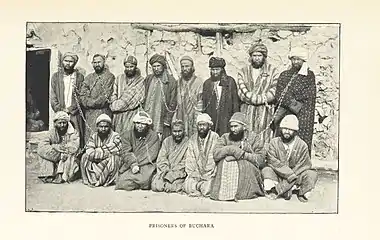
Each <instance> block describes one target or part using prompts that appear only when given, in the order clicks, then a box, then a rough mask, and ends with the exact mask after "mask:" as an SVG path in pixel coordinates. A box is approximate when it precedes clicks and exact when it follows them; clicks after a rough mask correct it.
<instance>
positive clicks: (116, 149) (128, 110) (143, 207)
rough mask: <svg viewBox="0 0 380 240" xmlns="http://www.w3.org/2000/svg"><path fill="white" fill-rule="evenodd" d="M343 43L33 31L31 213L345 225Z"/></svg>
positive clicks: (320, 32) (135, 31)
mask: <svg viewBox="0 0 380 240" xmlns="http://www.w3.org/2000/svg"><path fill="white" fill-rule="evenodd" d="M340 35H341V25H340V24H339V23H227V22H226V23H220V22H218V23H216V22H214V23H180V22H178V23H166V22H144V23H140V22H27V23H26V32H25V44H26V46H25V120H26V123H25V129H26V131H25V211H26V212H83V213H86V212H91V213H94V212H95V213H210V214H217V213H234V214H259V213H270V214H272V213H273V214H275V213H281V214H294V213H298V214H301V213H302V214H303V213H305V214H313V213H315V214H317V213H318V214H320V213H327V214H337V213H338V212H339V211H338V209H339V207H338V206H339V194H338V190H339V127H340V122H339V121H340V118H339V116H340V75H341V73H340V68H341V65H340V64H341V36H340Z"/></svg>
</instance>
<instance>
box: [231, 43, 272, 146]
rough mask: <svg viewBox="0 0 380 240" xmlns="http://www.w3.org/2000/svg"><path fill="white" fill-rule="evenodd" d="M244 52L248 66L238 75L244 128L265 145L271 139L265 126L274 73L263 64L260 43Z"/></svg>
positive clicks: (263, 51)
mask: <svg viewBox="0 0 380 240" xmlns="http://www.w3.org/2000/svg"><path fill="white" fill-rule="evenodd" d="M248 53H249V62H250V64H249V65H247V66H245V67H244V68H243V69H241V71H240V72H239V73H238V94H239V97H240V100H241V101H242V102H243V103H242V106H241V111H242V112H244V113H246V114H247V121H248V122H247V123H248V125H247V129H248V130H249V131H253V132H255V133H256V134H260V137H261V141H263V143H264V144H268V143H269V141H270V140H271V139H272V137H273V132H272V130H271V129H270V128H268V125H269V124H270V122H271V120H272V118H273V107H274V103H275V101H274V100H275V93H276V85H277V78H278V71H277V69H276V68H275V67H273V66H272V65H271V64H269V63H268V62H267V56H268V49H267V47H266V46H265V45H264V44H262V43H257V44H254V45H252V46H251V48H250V49H249V51H248ZM264 130H265V131H264Z"/></svg>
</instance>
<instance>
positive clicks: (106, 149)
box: [81, 130, 121, 187]
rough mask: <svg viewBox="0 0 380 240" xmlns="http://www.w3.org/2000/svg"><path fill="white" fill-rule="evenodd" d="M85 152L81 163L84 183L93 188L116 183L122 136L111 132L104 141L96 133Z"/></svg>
mask: <svg viewBox="0 0 380 240" xmlns="http://www.w3.org/2000/svg"><path fill="white" fill-rule="evenodd" d="M85 150H86V151H85V153H84V154H83V156H82V161H81V171H82V179H83V183H84V184H85V185H89V186H93V187H99V186H108V185H111V184H112V183H114V181H115V179H116V177H117V173H118V171H119V161H120V159H119V158H120V151H121V138H120V135H119V134H118V133H117V132H114V131H112V130H111V132H110V134H109V135H108V137H107V138H106V139H104V140H102V139H101V138H100V137H99V136H98V133H94V134H93V135H92V136H91V137H90V139H89V141H88V142H87V144H86V147H85Z"/></svg>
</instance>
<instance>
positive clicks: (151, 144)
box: [138, 132, 160, 166]
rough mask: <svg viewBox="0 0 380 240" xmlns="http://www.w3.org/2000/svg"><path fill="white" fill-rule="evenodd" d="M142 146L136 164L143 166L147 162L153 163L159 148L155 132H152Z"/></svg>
mask: <svg viewBox="0 0 380 240" xmlns="http://www.w3.org/2000/svg"><path fill="white" fill-rule="evenodd" d="M151 138H152V139H150V140H149V141H148V142H147V143H146V144H145V146H144V148H145V149H141V151H142V152H143V154H141V155H143V156H141V155H140V156H139V157H141V158H140V159H138V165H139V166H144V165H146V164H148V163H154V162H155V161H156V159H157V155H158V151H159V150H160V140H159V138H158V135H157V133H155V132H153V136H152V137H151Z"/></svg>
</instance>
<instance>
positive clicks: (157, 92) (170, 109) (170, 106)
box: [144, 54, 178, 141]
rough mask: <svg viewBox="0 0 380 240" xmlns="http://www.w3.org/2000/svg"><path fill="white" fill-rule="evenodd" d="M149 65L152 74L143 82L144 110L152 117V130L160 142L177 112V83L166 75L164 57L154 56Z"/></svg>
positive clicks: (170, 76) (168, 133) (168, 130)
mask: <svg viewBox="0 0 380 240" xmlns="http://www.w3.org/2000/svg"><path fill="white" fill-rule="evenodd" d="M149 63H150V65H151V66H152V69H153V74H150V75H148V76H147V77H146V78H145V80H144V85H145V96H146V98H145V103H144V110H145V111H146V112H147V113H148V114H149V115H150V116H151V117H152V121H153V130H154V131H156V132H157V133H158V135H159V136H160V140H161V141H162V140H164V139H165V138H166V137H167V136H169V135H170V124H171V122H172V118H173V115H174V113H175V112H176V111H177V91H178V89H177V81H176V80H175V79H174V77H173V76H172V75H170V74H169V73H168V70H167V64H166V59H165V56H163V55H159V54H155V55H153V56H152V57H151V58H150V60H149Z"/></svg>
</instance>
